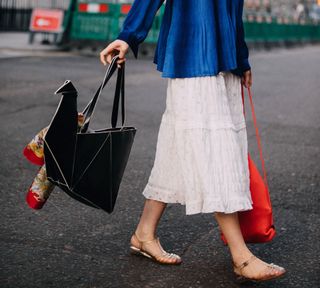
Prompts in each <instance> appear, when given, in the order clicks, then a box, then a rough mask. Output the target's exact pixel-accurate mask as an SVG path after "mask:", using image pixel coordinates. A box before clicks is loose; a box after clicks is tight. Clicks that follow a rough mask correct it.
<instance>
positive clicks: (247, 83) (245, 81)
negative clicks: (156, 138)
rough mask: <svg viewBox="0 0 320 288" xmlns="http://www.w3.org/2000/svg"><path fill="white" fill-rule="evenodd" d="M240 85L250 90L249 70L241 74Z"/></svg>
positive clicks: (250, 78) (250, 75) (250, 77)
mask: <svg viewBox="0 0 320 288" xmlns="http://www.w3.org/2000/svg"><path fill="white" fill-rule="evenodd" d="M241 83H242V84H243V85H244V87H246V88H250V87H251V86H252V73H251V70H247V71H245V72H244V73H243V76H242V78H241Z"/></svg>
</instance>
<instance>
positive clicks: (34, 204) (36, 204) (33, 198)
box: [26, 189, 46, 210]
mask: <svg viewBox="0 0 320 288" xmlns="http://www.w3.org/2000/svg"><path fill="white" fill-rule="evenodd" d="M26 201H27V203H28V205H29V207H30V208H32V209H36V210H39V209H41V208H42V207H43V205H44V203H46V201H39V200H38V199H37V194H36V193H34V192H33V191H32V190H31V189H29V191H28V193H27V196H26Z"/></svg>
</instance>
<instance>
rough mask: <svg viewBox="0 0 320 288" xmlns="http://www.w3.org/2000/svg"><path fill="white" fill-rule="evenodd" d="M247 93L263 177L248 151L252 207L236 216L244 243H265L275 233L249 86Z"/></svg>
mask: <svg viewBox="0 0 320 288" xmlns="http://www.w3.org/2000/svg"><path fill="white" fill-rule="evenodd" d="M243 90H244V89H243V86H242V87H241V94H242V103H243V113H244V115H245V109H244V91H243ZM248 95H249V100H250V105H251V111H252V118H253V123H254V127H255V130H256V138H257V143H258V148H259V152H260V160H261V164H262V170H263V176H264V178H262V177H261V175H260V173H259V170H258V169H257V166H256V165H255V163H254V162H253V160H252V159H251V157H250V154H249V153H248V165H249V172H250V192H251V197H252V201H253V204H252V206H253V209H252V210H247V211H239V212H238V217H239V222H240V228H241V232H242V235H243V238H244V241H245V242H246V243H265V242H269V241H271V240H272V239H273V237H274V236H275V234H276V230H275V227H274V224H273V217H272V206H271V201H270V196H269V188H268V183H267V175H266V170H265V166H264V159H263V156H262V147H261V142H260V136H259V131H258V126H257V120H256V116H255V112H254V106H253V101H252V95H251V90H250V88H248ZM220 234H221V239H222V241H223V242H224V244H227V240H226V238H225V237H224V235H223V233H222V231H221V232H220Z"/></svg>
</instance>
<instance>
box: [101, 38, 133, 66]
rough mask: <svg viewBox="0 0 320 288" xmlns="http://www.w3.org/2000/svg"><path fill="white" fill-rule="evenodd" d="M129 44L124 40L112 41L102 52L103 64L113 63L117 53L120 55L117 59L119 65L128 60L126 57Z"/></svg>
mask: <svg viewBox="0 0 320 288" xmlns="http://www.w3.org/2000/svg"><path fill="white" fill-rule="evenodd" d="M128 48H129V45H128V44H127V43H126V42H125V41H122V40H115V41H113V42H112V43H110V44H109V45H108V46H107V47H106V48H105V49H104V50H102V51H101V52H100V61H101V63H102V64H103V65H107V63H109V64H110V63H111V60H112V58H113V57H114V56H115V55H117V54H118V55H119V59H118V61H117V64H118V67H120V64H121V63H123V62H125V61H126V58H125V57H124V56H125V54H126V53H127V51H128Z"/></svg>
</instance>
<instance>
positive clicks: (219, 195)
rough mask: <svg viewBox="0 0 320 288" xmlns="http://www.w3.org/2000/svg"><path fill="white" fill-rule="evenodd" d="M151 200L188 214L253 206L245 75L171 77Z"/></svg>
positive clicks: (148, 189) (151, 178)
mask: <svg viewBox="0 0 320 288" xmlns="http://www.w3.org/2000/svg"><path fill="white" fill-rule="evenodd" d="M142 194H143V195H144V196H145V198H147V199H154V200H158V201H161V202H165V203H180V204H182V205H185V207H186V214H187V215H190V214H197V213H212V212H224V213H233V212H236V211H244V210H250V209H252V199H251V194H250V182H249V167H248V143H247V130H246V122H245V118H244V114H243V104H242V98H241V82H240V78H239V77H238V76H236V75H234V74H232V73H230V72H220V73H219V74H218V75H217V76H204V77H192V78H169V79H168V86H167V96H166V109H165V111H164V113H163V115H162V119H161V123H160V128H159V132H158V139H157V146H156V154H155V159H154V164H153V167H152V169H151V173H150V176H149V179H148V182H147V184H146V186H145V188H144V190H143V192H142Z"/></svg>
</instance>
